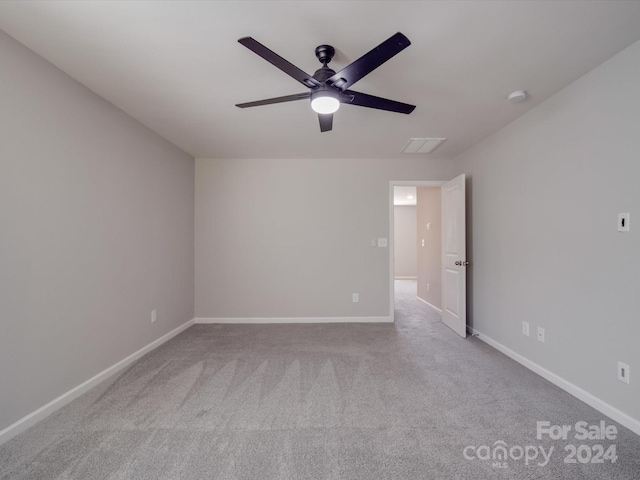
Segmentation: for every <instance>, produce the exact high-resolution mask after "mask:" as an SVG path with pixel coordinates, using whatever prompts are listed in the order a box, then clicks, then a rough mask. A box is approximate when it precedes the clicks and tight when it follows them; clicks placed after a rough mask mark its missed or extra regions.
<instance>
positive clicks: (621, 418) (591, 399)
mask: <svg viewBox="0 0 640 480" xmlns="http://www.w3.org/2000/svg"><path fill="white" fill-rule="evenodd" d="M467 330H469V332H470V333H471V334H472V335H475V336H477V338H478V339H480V340H482V341H483V342H484V343H486V344H487V345H490V346H492V347H493V348H495V349H496V350H498V351H499V352H502V353H504V354H505V355H506V356H507V357H509V358H511V359H513V360H515V361H516V362H518V363H519V364H521V365H523V366H525V367H527V368H528V369H529V370H531V371H532V372H534V373H537V374H538V375H540V376H541V377H542V378H544V379H546V380H548V381H550V382H551V383H553V384H554V385H555V386H557V387H560V388H561V389H562V390H564V391H565V392H567V393H570V394H571V395H573V396H574V397H576V398H577V399H578V400H581V401H583V402H584V403H586V404H587V405H589V406H590V407H593V408H595V409H596V410H598V411H599V412H600V413H602V414H604V415H606V416H608V417H610V418H611V419H613V420H615V421H616V422H618V423H619V424H621V425H624V426H625V427H627V428H628V429H629V430H631V431H632V432H634V433H636V434H638V435H640V421H639V420H637V419H635V418H633V417H631V416H629V415H627V414H626V413H624V412H622V411H620V410H618V409H617V408H615V407H613V406H611V405H609V404H608V403H606V402H605V401H603V400H601V399H599V398H598V397H596V396H594V395H592V394H590V393H589V392H587V391H585V390H583V389H582V388H580V387H578V386H577V385H574V384H573V383H571V382H569V381H568V380H565V379H564V378H562V377H560V376H558V375H556V374H555V373H553V372H551V371H549V370H547V369H546V368H544V367H541V366H540V365H538V364H537V363H535V362H532V361H531V360H529V359H527V358H525V357H523V356H522V355H520V354H518V353H516V352H514V351H513V350H511V349H510V348H507V347H505V346H504V345H502V344H501V343H498V342H496V341H495V340H493V339H492V338H490V337H487V336H486V335H484V334H483V333H481V332H479V331H477V330H475V329H473V328H471V327H469V326H468V325H467Z"/></svg>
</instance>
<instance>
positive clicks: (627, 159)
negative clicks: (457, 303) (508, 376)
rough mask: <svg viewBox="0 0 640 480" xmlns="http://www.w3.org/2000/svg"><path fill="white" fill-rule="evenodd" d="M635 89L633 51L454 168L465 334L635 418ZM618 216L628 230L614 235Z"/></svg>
mask: <svg viewBox="0 0 640 480" xmlns="http://www.w3.org/2000/svg"><path fill="white" fill-rule="evenodd" d="M638 85H640V43H635V44H634V45H632V46H631V47H629V48H627V49H626V50H624V51H622V52H621V53H620V54H618V55H616V56H615V57H613V58H612V59H610V60H609V61H607V62H605V63H604V64H602V65H601V66H599V67H597V68H596V69H594V70H593V71H591V72H590V73H588V74H587V75H585V76H583V77H582V78H580V79H579V80H578V81H576V82H574V83H573V84H572V85H570V86H569V87H567V88H565V89H564V90H563V91H561V92H560V93H558V94H556V95H555V96H554V97H552V98H551V99H549V100H548V101H546V102H544V103H542V104H540V105H538V106H537V107H535V108H534V109H533V110H531V111H530V112H529V113H527V114H526V115H524V116H522V117H520V118H519V119H518V120H516V121H514V122H512V123H511V124H509V125H508V126H506V127H505V128H503V129H502V130H501V131H499V132H498V133H496V134H495V135H493V136H491V137H490V138H488V139H486V140H485V141H483V142H482V143H481V144H479V145H477V146H476V147H474V148H472V149H471V150H469V151H467V152H466V153H465V154H464V155H462V156H461V157H460V158H458V159H457V160H456V161H455V165H456V169H457V172H459V173H466V174H468V175H469V185H468V196H467V198H468V199H470V200H469V205H468V208H467V213H468V219H467V223H468V228H469V229H468V232H469V234H470V237H471V240H470V242H468V257H469V259H470V260H471V262H472V265H471V268H470V269H469V272H468V274H469V277H468V278H469V281H470V288H469V291H470V292H471V296H470V299H469V300H470V305H469V306H470V308H469V310H468V312H469V314H470V321H471V323H472V325H473V327H474V328H475V329H477V330H479V331H480V332H482V333H484V334H486V335H488V336H489V337H491V338H493V339H494V340H496V341H497V342H499V343H501V344H503V345H504V346H506V347H508V348H510V349H512V350H513V351H515V352H516V353H518V354H520V355H522V356H524V357H526V358H527V359H529V360H531V361H533V362H535V363H537V364H539V365H541V366H542V367H544V368H546V369H548V370H550V371H551V372H553V373H555V374H557V375H559V376H561V377H563V378H564V379H566V380H568V381H569V382H572V383H573V384H575V385H577V386H578V387H580V388H582V389H584V390H586V391H587V392H589V393H591V394H592V395H595V396H596V397H598V398H600V399H602V400H604V401H605V402H607V403H609V404H610V405H612V406H614V407H616V408H618V409H619V410H621V411H623V412H625V413H626V414H628V415H630V416H632V417H633V418H635V419H636V420H640V401H639V400H640V376H639V375H638V372H640V349H638V346H637V342H638V338H640V313H639V312H640V295H638V280H637V278H638V272H640V222H638V221H637V220H635V221H634V219H638V218H640V186H639V179H640V135H639V131H640V130H639V129H640V95H639V94H638ZM620 212H631V222H630V226H631V232H629V233H626V234H622V233H618V232H617V231H616V222H617V214H618V213H620ZM523 320H526V321H528V322H530V325H531V329H532V330H531V331H532V336H531V337H528V338H527V337H525V336H523V335H522V333H521V331H522V321H523ZM538 325H540V326H542V327H544V328H545V329H546V337H547V338H546V343H544V344H543V343H540V342H538V341H536V339H535V333H534V332H535V328H536V326H538ZM617 361H623V362H625V363H628V364H629V365H630V367H631V384H630V385H626V384H624V383H622V382H620V381H618V380H617V378H616V367H617Z"/></svg>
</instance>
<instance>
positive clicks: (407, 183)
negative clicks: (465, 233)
mask: <svg viewBox="0 0 640 480" xmlns="http://www.w3.org/2000/svg"><path fill="white" fill-rule="evenodd" d="M448 181H449V180H391V181H390V182H389V242H388V248H389V303H390V305H389V310H390V311H389V318H391V321H392V322H395V321H396V316H395V315H396V313H395V308H394V307H395V300H396V298H395V297H396V295H395V289H394V275H393V271H394V268H395V265H394V263H395V262H394V255H393V251H394V250H393V249H394V242H395V234H394V209H393V207H394V205H393V187H396V186H398V187H414V186H415V187H442V186H443V185H444V184H445V183H447V182H448Z"/></svg>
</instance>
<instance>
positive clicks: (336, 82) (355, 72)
mask: <svg viewBox="0 0 640 480" xmlns="http://www.w3.org/2000/svg"><path fill="white" fill-rule="evenodd" d="M409 45H411V42H410V41H409V39H408V38H407V37H405V36H404V35H403V34H401V33H400V32H398V33H396V34H395V35H393V36H392V37H391V38H388V39H387V40H385V41H384V42H382V43H381V44H380V45H378V46H377V47H376V48H374V49H373V50H371V51H370V52H368V53H365V54H364V55H363V56H362V57H360V58H359V59H357V60H356V61H354V62H352V63H351V64H349V65H347V66H346V67H344V68H343V69H342V70H340V71H339V72H338V73H336V74H335V75H333V76H331V77H329V78H328V79H327V81H326V82H325V83H326V84H327V85H332V86H334V87H335V88H338V89H340V90H345V89H346V88H349V87H350V86H351V85H353V84H354V83H356V82H357V81H358V80H360V79H361V78H362V77H364V76H365V75H367V74H369V73H371V72H372V71H373V70H375V69H376V68H378V67H379V66H380V65H382V64H383V63H384V62H386V61H387V60H389V59H390V58H391V57H393V56H394V55H396V54H398V53H400V52H401V51H402V50H404V49H405V48H407V47H408V46H409Z"/></svg>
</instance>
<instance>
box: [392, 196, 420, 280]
mask: <svg viewBox="0 0 640 480" xmlns="http://www.w3.org/2000/svg"><path fill="white" fill-rule="evenodd" d="M416 225H417V222H416V206H415V205H396V206H394V207H393V237H394V238H393V254H394V264H393V266H394V272H393V275H394V276H395V277H401V278H403V277H404V278H407V277H411V278H416V276H417V275H418V247H417V244H416V242H417V238H418V232H417V228H416Z"/></svg>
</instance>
